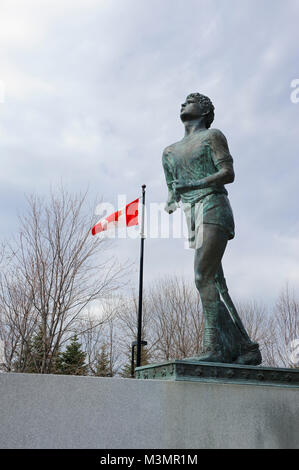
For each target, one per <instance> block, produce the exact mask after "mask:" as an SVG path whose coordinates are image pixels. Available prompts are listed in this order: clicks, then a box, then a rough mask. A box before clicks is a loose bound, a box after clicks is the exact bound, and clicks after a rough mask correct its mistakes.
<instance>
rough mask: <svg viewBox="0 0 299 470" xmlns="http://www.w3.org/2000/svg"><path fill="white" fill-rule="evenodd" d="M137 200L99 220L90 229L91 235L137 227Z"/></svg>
mask: <svg viewBox="0 0 299 470" xmlns="http://www.w3.org/2000/svg"><path fill="white" fill-rule="evenodd" d="M139 199H140V198H138V199H135V201H133V202H130V204H127V205H126V206H125V207H124V208H123V209H120V210H118V211H116V212H113V214H111V215H108V217H105V218H104V219H101V220H99V222H98V223H97V224H95V226H94V227H92V230H91V233H92V235H96V234H97V233H100V232H104V231H105V230H109V229H110V228H115V227H132V226H133V225H138V223H139V220H138V219H139Z"/></svg>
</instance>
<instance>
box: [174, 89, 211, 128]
mask: <svg viewBox="0 0 299 470" xmlns="http://www.w3.org/2000/svg"><path fill="white" fill-rule="evenodd" d="M214 109H215V108H214V106H213V103H212V101H211V100H210V98H208V97H207V96H205V95H201V94H200V93H191V94H190V95H188V96H187V98H186V101H185V103H183V104H182V108H181V115H180V117H181V120H182V121H183V122H185V121H190V120H193V119H198V118H200V117H202V116H203V117H204V119H205V125H206V128H207V129H209V127H211V124H212V122H213V121H214Z"/></svg>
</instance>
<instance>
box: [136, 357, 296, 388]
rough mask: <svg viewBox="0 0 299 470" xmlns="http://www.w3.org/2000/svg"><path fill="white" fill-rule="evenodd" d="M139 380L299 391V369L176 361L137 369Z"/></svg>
mask: <svg viewBox="0 0 299 470" xmlns="http://www.w3.org/2000/svg"><path fill="white" fill-rule="evenodd" d="M136 378H137V379H160V380H161V379H162V380H172V381H193V382H194V381H195V382H218V383H235V384H247V385H248V384H251V385H273V386H283V387H298V388H299V369H282V368H274V367H261V366H244V365H237V364H222V363H215V362H213V363H212V362H197V361H192V360H190V361H189V360H174V361H169V362H163V363H161V364H151V365H148V366H143V367H137V368H136Z"/></svg>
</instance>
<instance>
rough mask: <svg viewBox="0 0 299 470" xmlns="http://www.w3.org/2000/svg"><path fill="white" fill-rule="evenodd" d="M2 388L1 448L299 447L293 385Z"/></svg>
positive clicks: (49, 380)
mask: <svg viewBox="0 0 299 470" xmlns="http://www.w3.org/2000/svg"><path fill="white" fill-rule="evenodd" d="M0 390H1V400H0V448H2V449H292V448H299V430H298V426H299V425H298V423H299V390H298V388H295V387H289V386H279V387H273V386H268V385H264V384H261V385H260V386H256V385H249V384H246V385H245V384H242V385H238V384H235V383H229V384H226V383H219V382H192V381H174V380H157V379H155V380H136V379H122V378H100V377H80V376H63V375H37V374H13V373H10V374H5V373H3V374H0ZM199 461H200V459H199Z"/></svg>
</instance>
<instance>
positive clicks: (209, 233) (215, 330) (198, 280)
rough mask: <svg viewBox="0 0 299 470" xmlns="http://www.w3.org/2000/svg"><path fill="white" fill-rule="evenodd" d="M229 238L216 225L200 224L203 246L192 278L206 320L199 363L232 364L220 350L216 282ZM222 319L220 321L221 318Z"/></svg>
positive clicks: (220, 310)
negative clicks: (201, 226)
mask: <svg viewBox="0 0 299 470" xmlns="http://www.w3.org/2000/svg"><path fill="white" fill-rule="evenodd" d="M227 241H228V237H227V235H226V233H225V232H224V231H223V230H222V229H221V228H220V227H219V226H217V225H213V224H203V232H202V244H201V247H200V248H198V249H196V250H195V258H194V274H195V284H196V287H197V289H198V291H199V294H200V298H201V302H202V307H203V314H204V320H205V327H204V338H203V353H204V355H203V356H200V357H198V358H197V359H198V360H201V361H209V362H231V361H232V357H230V354H229V351H228V350H227V349H226V350H224V348H223V341H222V338H221V336H222V335H223V332H222V331H221V328H220V326H221V324H222V323H223V321H221V317H223V307H224V305H223V304H222V302H221V300H220V296H219V292H218V289H217V286H216V282H215V276H216V274H217V272H218V270H219V267H220V264H221V259H222V257H223V254H224V251H225V248H226V245H227ZM222 319H223V318H222Z"/></svg>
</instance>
